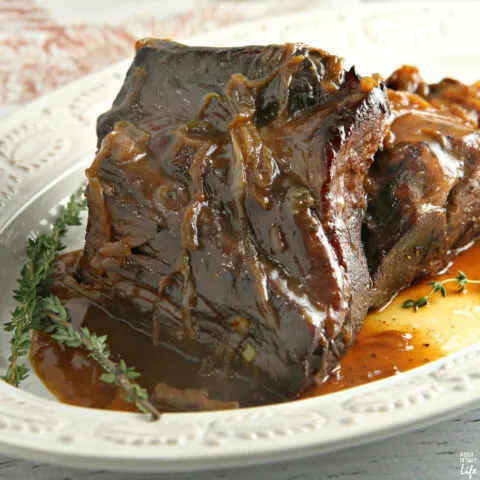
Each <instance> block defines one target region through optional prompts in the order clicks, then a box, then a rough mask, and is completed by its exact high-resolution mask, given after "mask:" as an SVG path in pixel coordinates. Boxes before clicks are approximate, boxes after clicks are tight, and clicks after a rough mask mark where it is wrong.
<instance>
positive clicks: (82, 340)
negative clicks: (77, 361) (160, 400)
mask: <svg viewBox="0 0 480 480" xmlns="http://www.w3.org/2000/svg"><path fill="white" fill-rule="evenodd" d="M85 208H86V201H85V199H84V194H83V189H82V190H81V191H78V192H77V193H75V194H74V195H72V196H71V197H70V200H69V201H68V203H67V205H66V206H65V207H64V208H63V209H62V211H61V213H60V215H59V216H58V218H57V219H56V220H55V222H54V224H53V228H52V231H51V232H50V233H49V234H45V235H40V236H38V237H37V238H31V239H29V241H28V246H27V259H28V260H27V263H26V264H25V265H24V267H23V268H22V271H21V275H20V278H19V279H18V288H17V289H16V290H15V291H14V298H15V300H17V301H18V302H19V306H17V307H16V308H15V310H14V311H13V312H12V319H11V321H10V322H8V323H6V324H5V325H4V329H5V330H6V331H7V332H10V333H12V338H11V339H10V346H11V355H10V357H9V365H8V368H7V372H6V374H5V375H4V376H3V377H2V379H3V380H5V381H6V382H8V383H10V384H11V385H14V386H16V387H18V386H19V385H20V383H21V382H22V381H24V380H25V379H26V378H27V377H28V375H29V368H28V366H27V365H26V364H25V363H23V362H22V361H21V359H22V357H24V356H26V355H27V354H28V352H29V350H30V346H31V338H30V335H31V330H42V331H45V332H48V333H52V338H53V339H54V340H56V341H57V343H59V344H62V345H66V346H67V347H71V348H78V347H81V346H83V347H85V348H86V349H87V351H88V352H89V354H90V357H91V358H93V359H94V360H95V361H96V362H97V363H98V364H99V365H100V366H101V367H102V368H103V370H104V373H103V374H102V375H101V377H100V378H101V380H102V381H103V382H105V383H108V384H114V385H116V386H118V387H120V388H121V389H122V390H123V391H124V392H125V394H126V397H125V399H126V400H127V401H129V402H132V403H134V404H135V406H136V407H137V409H138V410H140V411H142V412H146V413H150V414H151V416H152V419H158V418H160V413H159V412H158V410H157V409H156V408H155V407H154V406H153V405H152V404H151V403H150V402H149V401H148V393H147V391H146V390H145V389H144V388H142V387H140V385H138V384H137V383H136V382H135V379H136V378H138V377H139V376H140V374H139V373H138V372H137V371H135V369H133V368H130V367H127V365H126V363H125V362H124V361H123V360H120V361H119V362H118V363H115V362H114V361H113V360H112V359H111V353H110V349H109V348H108V344H107V337H106V336H98V335H97V334H96V333H94V332H90V330H89V329H88V328H86V327H81V328H77V327H75V326H74V325H73V324H72V323H71V317H70V314H69V312H68V310H67V309H66V308H65V307H64V306H63V305H62V303H61V301H60V299H59V298H58V297H56V296H55V295H51V294H50V293H49V287H50V285H51V283H52V278H53V273H54V266H55V260H56V258H57V255H58V252H60V251H61V250H63V249H64V248H65V247H64V245H63V244H62V239H63V237H64V236H65V234H66V232H67V229H68V227H70V226H74V225H80V224H81V218H80V214H81V212H82V211H83V210H84V209H85Z"/></svg>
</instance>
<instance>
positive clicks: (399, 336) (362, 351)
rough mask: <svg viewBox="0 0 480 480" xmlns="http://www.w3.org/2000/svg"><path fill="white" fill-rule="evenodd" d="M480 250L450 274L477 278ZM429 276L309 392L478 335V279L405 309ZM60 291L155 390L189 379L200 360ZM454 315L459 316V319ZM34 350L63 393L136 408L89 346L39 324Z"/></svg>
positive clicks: (386, 370)
mask: <svg viewBox="0 0 480 480" xmlns="http://www.w3.org/2000/svg"><path fill="white" fill-rule="evenodd" d="M479 255H480V244H477V245H475V246H474V247H472V248H471V249H470V250H468V251H467V252H464V253H463V254H461V255H460V256H459V257H458V258H457V259H456V260H455V262H454V264H453V265H452V266H451V268H450V272H451V273H449V274H448V276H455V275H456V272H457V270H458V269H461V270H463V271H465V273H466V274H467V275H468V276H470V277H472V278H480V265H479V264H478V262H477V260H476V259H478V258H479ZM77 257H78V254H75V253H73V254H66V255H64V256H63V257H61V258H60V261H59V268H60V271H64V272H66V271H69V270H71V269H72V267H73V266H74V264H75V262H76V260H77ZM446 276H447V275H445V277H446ZM435 278H436V279H442V278H443V276H437V277H435ZM426 282H428V279H426V280H424V281H422V282H421V283H420V284H418V285H414V286H412V287H410V288H408V289H406V290H404V291H403V292H401V293H400V294H399V295H398V296H397V297H396V298H395V299H394V300H393V301H392V303H391V304H390V305H389V306H388V307H387V308H386V309H385V310H383V311H382V312H372V313H370V314H369V315H368V317H367V319H366V321H365V325H364V327H363V329H362V331H361V333H360V335H359V337H358V340H357V342H356V344H355V345H354V346H353V347H352V348H351V349H350V351H349V352H348V353H347V355H346V356H345V357H344V359H343V360H342V362H341V364H340V366H339V367H338V368H337V370H336V371H335V372H334V374H332V375H331V377H330V379H329V380H328V381H327V382H326V383H325V384H324V385H321V386H319V387H314V388H311V389H310V390H308V391H307V392H305V393H304V394H303V395H302V398H305V397H312V396H316V395H323V394H327V393H331V392H335V391H338V390H342V389H346V388H351V387H355V386H358V385H362V384H364V383H368V382H372V381H374V380H378V379H381V378H385V377H388V376H391V375H395V374H397V373H400V372H404V371H406V370H409V369H412V368H415V367H418V366H420V365H423V364H425V363H428V362H430V361H432V360H436V359H438V358H441V357H442V356H444V355H446V354H448V353H450V352H451V351H454V350H456V349H457V350H458V349H459V348H462V347H464V346H466V344H471V343H475V341H478V338H477V337H478V334H476V333H474V334H473V335H472V329H473V332H478V331H479V330H480V329H478V317H480V288H478V287H475V286H472V287H471V288H470V289H469V290H470V294H469V295H461V294H456V293H455V292H454V287H450V288H449V289H448V293H449V295H447V298H446V299H439V298H435V297H433V298H432V301H431V304H430V305H429V306H428V307H425V308H423V309H421V310H420V311H419V312H418V313H414V312H413V311H411V310H405V309H402V308H401V304H402V302H403V301H404V300H405V299H407V298H417V297H418V296H421V295H424V294H425V293H427V292H428V291H429V288H430V287H427V286H426ZM55 294H57V295H58V296H59V297H60V298H61V299H62V300H63V301H64V302H65V303H66V305H67V306H68V308H69V310H70V312H71V315H72V321H73V323H74V324H75V325H77V326H79V325H84V326H87V327H88V328H89V329H91V330H92V331H95V332H96V333H97V334H99V335H108V339H109V346H110V349H111V351H112V355H113V358H114V359H115V358H123V359H124V360H125V361H126V362H127V364H128V365H131V366H135V368H136V369H137V370H138V371H139V372H141V377H140V378H139V383H140V384H141V385H142V386H143V387H145V388H147V389H148V390H149V391H152V390H153V388H154V386H155V385H156V384H157V383H158V382H160V381H162V382H166V383H169V384H171V385H173V386H175V387H177V388H185V387H187V386H189V379H192V378H193V377H194V376H195V374H196V372H197V370H198V363H196V362H193V361H188V360H186V359H185V358H184V357H182V356H181V355H180V354H179V353H176V352H175V351H172V350H170V349H167V348H164V347H161V346H160V347H154V346H153V344H152V340H151V338H149V337H147V336H146V335H144V334H143V333H141V332H138V331H136V330H134V329H133V328H131V327H130V326H128V325H127V324H125V323H122V322H119V321H118V320H114V319H112V318H111V317H110V316H109V315H108V314H106V313H105V312H104V311H103V310H102V309H100V308H99V307H97V306H95V305H92V304H91V303H90V302H89V301H88V300H87V299H85V298H80V297H79V296H76V295H74V294H73V295H72V293H71V292H69V291H68V290H66V289H65V288H57V289H56V290H55ZM459 309H460V310H459ZM458 312H474V313H475V315H473V314H472V321H471V322H470V320H469V319H468V318H467V317H468V315H463V316H462V315H459V313H458ZM452 315H456V316H457V317H456V318H455V319H453V318H452ZM469 322H470V323H469ZM475 326H476V327H475ZM451 338H455V342H454V344H453V346H452V345H451V342H449V341H450V339H451ZM447 347H448V348H447ZM30 357H31V362H32V365H33V368H34V370H35V372H36V374H37V375H38V377H39V378H40V379H41V380H42V381H43V382H44V384H45V385H46V386H47V388H48V389H49V390H50V391H51V392H52V393H53V394H54V395H55V396H56V397H57V398H58V399H59V400H60V401H62V402H65V403H69V404H72V405H79V406H83V407H92V408H104V409H113V410H133V407H132V406H131V405H130V404H128V403H126V402H124V401H123V400H122V399H121V394H120V392H119V391H118V389H117V388H116V387H113V386H111V385H106V384H104V383H103V382H102V381H101V380H100V379H99V377H100V374H101V373H102V372H101V371H100V368H99V367H98V366H97V364H96V363H95V362H94V361H93V360H92V359H90V358H89V357H88V355H87V353H86V351H84V350H83V349H71V348H67V347H64V346H60V345H58V344H57V343H56V342H55V341H54V340H52V339H51V338H50V336H49V335H48V334H45V333H42V332H36V333H35V334H34V337H33V342H32V348H31V354H30Z"/></svg>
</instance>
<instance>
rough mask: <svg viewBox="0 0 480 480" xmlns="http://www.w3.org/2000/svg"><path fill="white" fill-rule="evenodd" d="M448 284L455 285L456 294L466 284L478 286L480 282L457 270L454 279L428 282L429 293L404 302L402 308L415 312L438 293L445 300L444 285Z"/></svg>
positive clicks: (445, 291) (463, 288)
mask: <svg viewBox="0 0 480 480" xmlns="http://www.w3.org/2000/svg"><path fill="white" fill-rule="evenodd" d="M448 283H455V284H456V285H457V292H463V291H464V290H465V287H466V286H467V285H468V284H477V285H480V280H471V279H469V278H468V277H467V275H466V274H465V273H464V272H462V270H458V274H457V276H456V277H454V278H447V279H445V280H442V281H440V282H436V281H433V282H428V283H427V285H429V286H431V287H432V288H431V290H430V292H428V293H427V294H426V295H424V296H423V297H419V298H417V299H416V300H413V299H411V298H409V299H408V300H405V301H404V302H403V304H402V306H403V308H413V309H414V310H415V311H416V312H417V311H418V309H419V308H422V307H424V306H425V305H428V302H429V299H430V297H431V296H432V295H434V294H435V293H437V292H438V293H440V295H441V296H442V297H443V298H445V297H446V296H447V290H446V289H445V285H446V284H448Z"/></svg>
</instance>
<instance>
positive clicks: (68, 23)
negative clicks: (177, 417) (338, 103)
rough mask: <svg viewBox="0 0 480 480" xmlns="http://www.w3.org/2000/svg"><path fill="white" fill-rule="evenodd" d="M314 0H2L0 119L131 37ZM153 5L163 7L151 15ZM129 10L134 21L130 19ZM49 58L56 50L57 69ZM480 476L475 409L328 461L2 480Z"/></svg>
mask: <svg viewBox="0 0 480 480" xmlns="http://www.w3.org/2000/svg"><path fill="white" fill-rule="evenodd" d="M320 1H321V2H323V3H324V4H325V5H326V6H327V7H328V6H331V5H333V4H335V2H334V1H333V0H295V1H294V2H292V1H290V0H261V1H259V2H256V3H255V5H256V8H255V9H254V10H253V9H251V8H250V6H251V5H252V3H253V2H247V1H230V2H220V1H215V0H176V1H175V2H172V1H160V0H135V1H134V0H130V1H128V0H102V1H100V2H99V1H97V0H82V1H81V2H80V1H77V0H0V50H1V51H2V62H0V104H1V106H0V116H2V115H6V114H8V113H10V112H12V111H13V110H15V109H16V108H18V107H19V106H20V105H21V104H24V103H26V102H28V101H31V100H33V99H34V98H36V97H37V96H39V95H42V94H44V93H47V92H48V91H51V90H53V89H55V88H57V87H58V86H61V85H62V84H65V83H68V82H69V81H71V80H73V79H74V78H78V77H79V76H81V75H85V74H87V73H89V72H90V71H93V70H96V69H98V68H101V67H102V66H104V65H107V64H109V63H112V62H114V61H116V60H118V59H120V58H123V57H125V56H126V55H129V54H130V53H131V45H132V42H133V40H134V39H135V38H139V37H141V36H146V35H159V34H160V33H159V32H162V35H163V36H171V37H174V36H175V35H193V34H195V33H199V32H201V31H204V30H206V29H212V28H218V27H219V26H225V25H228V24H232V23H235V22H236V21H239V20H240V21H241V20H248V19H250V18H252V17H255V15H258V14H261V15H269V14H272V13H275V14H278V13H282V11H285V10H292V9H293V10H295V11H298V10H300V9H305V8H310V7H311V6H312V5H313V4H318V3H319V2H320ZM348 1H351V0H348ZM154 3H157V4H158V7H159V8H152V6H153V5H152V4H154ZM337 4H338V3H337ZM132 5H134V6H135V12H136V15H135V16H128V9H129V8H132ZM342 5H343V2H342ZM112 6H115V9H113V8H112ZM160 7H161V8H160ZM152 11H154V12H155V14H154V15H152V13H151V12H152ZM192 12H195V14H192ZM127 17H128V22H126V21H125V20H124V19H125V18H127ZM97 44H98V45H97ZM99 45H101V48H98V47H99ZM107 46H108V48H107ZM50 51H54V52H55V59H54V61H51V60H52V56H51V55H50V54H49V52H50ZM20 52H21V54H20ZM461 452H472V454H473V455H474V456H475V457H476V458H477V459H479V460H477V464H478V465H477V467H476V470H477V472H474V471H472V472H468V471H465V469H464V471H463V472H462V469H461V462H460V453H461ZM479 472H480V410H476V411H473V412H471V413H469V414H466V415H463V416H462V417H461V418H455V419H453V420H450V421H446V422H443V423H440V424H437V425H434V426H431V427H428V428H424V429H420V430H418V431H416V432H413V433H409V434H405V435H402V436H399V437H395V438H391V439H389V440H385V441H382V442H378V443H373V444H369V445H364V446H360V447H357V448H350V449H347V450H344V451H341V452H338V453H335V454H331V455H327V456H318V457H313V458H309V459H307V460H303V461H296V462H290V463H285V464H275V465H270V466H267V467H256V468H248V469H241V470H233V471H228V472H227V471H225V470H222V471H217V472H205V473H202V474H198V473H196V474H180V475H133V474H130V473H115V472H113V473H112V472H101V471H92V470H90V469H89V468H88V464H85V465H84V470H74V469H71V468H63V467H55V466H49V465H45V464H38V463H31V462H28V461H24V460H20V459H13V458H6V457H3V456H1V455H0V479H8V480H29V479H35V480H94V479H95V480H96V479H99V480H139V479H172V480H207V479H208V480H220V479H232V480H240V479H241V480H244V479H245V478H250V479H252V480H257V479H258V480H260V479H261V480H320V479H341V480H362V479H372V480H373V479H379V480H380V479H382V480H383V479H392V480H393V479H395V480H401V479H406V480H407V479H408V480H416V479H419V480H423V479H427V480H435V479H441V480H447V479H462V478H465V479H469V480H476V478H478V479H479V480H480V473H479ZM469 473H470V475H469Z"/></svg>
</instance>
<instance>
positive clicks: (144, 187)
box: [77, 39, 389, 403]
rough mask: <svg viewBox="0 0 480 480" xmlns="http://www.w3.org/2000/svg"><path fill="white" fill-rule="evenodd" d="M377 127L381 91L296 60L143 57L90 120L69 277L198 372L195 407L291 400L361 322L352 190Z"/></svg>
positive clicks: (147, 53) (169, 49)
mask: <svg viewBox="0 0 480 480" xmlns="http://www.w3.org/2000/svg"><path fill="white" fill-rule="evenodd" d="M388 114H389V112H388V104H387V99H386V93H385V89H384V87H383V85H382V84H378V83H377V81H375V80H373V79H371V78H365V77H364V78H362V77H360V76H359V75H357V73H356V72H355V70H354V69H351V70H348V71H346V70H344V68H343V67H342V60H341V59H339V58H338V57H335V56H333V55H330V54H328V53H326V52H324V51H322V50H318V49H313V48H310V47H307V46H306V45H303V44H287V45H282V46H280V45H271V46H266V47H263V46H251V47H244V48H228V49H227V48H222V49H215V48H204V47H187V46H184V45H180V44H178V43H174V42H169V41H162V40H153V39H147V40H144V41H141V42H139V43H138V44H137V53H136V56H135V60H134V62H133V65H132V66H131V68H130V70H129V72H128V74H127V77H126V79H125V83H124V85H123V87H122V89H121V91H120V93H119V94H118V96H117V98H116V100H115V102H114V104H113V106H112V108H111V110H110V111H108V112H107V113H105V114H104V115H102V116H101V117H100V118H99V121H98V127H97V131H98V142H99V143H98V145H99V151H98V153H97V156H96V159H95V161H94V163H93V165H92V166H91V168H90V169H89V170H88V171H87V174H88V179H89V187H88V194H87V196H88V205H89V219H88V227H87V235H86V245H85V250H84V254H83V258H82V260H81V262H80V267H79V270H78V272H77V273H78V274H77V278H78V279H79V281H80V282H82V283H84V284H89V285H96V286H99V287H101V289H102V291H103V292H105V293H104V300H103V301H104V307H105V308H108V309H109V310H110V311H111V312H112V313H113V314H115V315H117V316H119V317H121V318H124V319H126V320H128V322H130V323H131V324H132V325H133V326H135V327H136V328H138V329H141V330H143V331H145V332H147V333H148V334H150V335H152V338H153V341H154V342H156V343H162V344H167V345H169V346H171V347H172V348H175V349H178V350H179V351H181V352H182V353H183V354H184V355H185V356H188V357H189V358H194V359H198V360H199V361H201V368H200V374H199V375H200V376H201V377H202V378H204V379H205V384H206V385H207V386H206V391H207V392H208V383H209V379H211V378H217V379H218V378H223V379H225V381H227V380H228V379H232V378H242V379H246V381H247V383H248V382H250V383H251V384H253V385H256V386H258V388H262V389H263V390H264V391H268V392H269V393H270V394H272V395H273V396H274V397H275V398H277V399H281V398H292V397H294V396H295V395H296V394H298V393H299V392H300V391H301V390H303V389H304V388H306V387H307V386H309V385H310V384H311V383H312V382H314V381H315V380H317V381H322V380H323V379H324V378H325V376H326V375H327V374H328V373H329V372H330V370H331V369H332V368H333V366H334V365H335V364H336V363H337V362H338V361H339V359H340V358H341V356H342V355H343V354H344V352H345V351H346V349H347V348H348V346H349V345H351V344H352V342H353V341H354V339H355V337H356V334H357V333H358V331H359V329H360V327H361V325H362V322H363V319H364V317H365V314H366V311H367V309H368V307H369V302H370V298H369V288H370V277H369V272H368V267H367V263H366V258H365V254H364V249H363V246H362V243H361V224H362V221H363V217H364V210H365V205H366V196H365V191H364V187H363V183H364V178H365V175H366V172H367V170H368V168H369V167H370V165H371V162H372V158H373V155H374V153H375V152H376V151H377V149H378V145H379V142H380V141H381V140H382V138H383V136H384V133H385V124H386V119H387V117H388ZM215 398H221V396H220V397H219V396H218V395H215ZM262 398H263V399H264V398H265V397H261V396H259V397H258V398H257V400H256V402H257V403H261V402H262V401H264V400H262Z"/></svg>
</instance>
